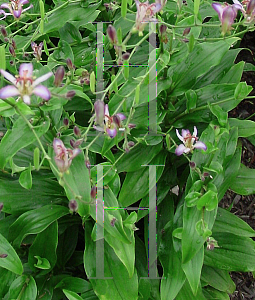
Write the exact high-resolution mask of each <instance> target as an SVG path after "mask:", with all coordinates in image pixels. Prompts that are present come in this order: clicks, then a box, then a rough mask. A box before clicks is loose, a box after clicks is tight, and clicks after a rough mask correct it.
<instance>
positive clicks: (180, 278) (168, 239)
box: [159, 226, 186, 300]
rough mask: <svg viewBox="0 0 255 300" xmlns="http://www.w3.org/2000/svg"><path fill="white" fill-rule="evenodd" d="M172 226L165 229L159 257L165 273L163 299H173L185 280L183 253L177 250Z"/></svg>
mask: <svg viewBox="0 0 255 300" xmlns="http://www.w3.org/2000/svg"><path fill="white" fill-rule="evenodd" d="M172 239H173V238H172V226H170V227H168V228H166V229H165V233H164V235H163V236H162V237H161V242H160V245H159V259H160V262H161V264H162V267H163V270H164V273H163V279H162V280H161V288H160V290H161V298H160V299H161V300H173V299H175V297H176V295H177V294H178V293H179V291H180V289H181V288H182V286H183V284H184V282H185V279H186V278H185V273H184V272H183V270H182V266H181V253H180V252H176V251H175V249H174V246H173V240H172Z"/></svg>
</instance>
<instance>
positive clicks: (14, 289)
mask: <svg viewBox="0 0 255 300" xmlns="http://www.w3.org/2000/svg"><path fill="white" fill-rule="evenodd" d="M36 297H37V286H36V283H35V280H34V278H33V277H32V276H26V275H22V276H19V277H18V278H17V279H16V280H14V281H13V283H12V284H11V287H10V289H9V292H8V298H7V299H19V300H28V299H29V300H35V299H36Z"/></svg>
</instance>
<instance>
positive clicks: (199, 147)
mask: <svg viewBox="0 0 255 300" xmlns="http://www.w3.org/2000/svg"><path fill="white" fill-rule="evenodd" d="M193 147H194V148H196V149H202V150H205V151H206V149H207V147H206V145H205V144H204V143H203V142H200V141H198V142H196V144H195V145H194V146H193Z"/></svg>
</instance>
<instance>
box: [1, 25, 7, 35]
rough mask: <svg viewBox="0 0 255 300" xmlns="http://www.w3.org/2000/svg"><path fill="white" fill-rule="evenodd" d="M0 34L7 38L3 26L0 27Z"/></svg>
mask: <svg viewBox="0 0 255 300" xmlns="http://www.w3.org/2000/svg"><path fill="white" fill-rule="evenodd" d="M1 33H2V35H3V37H7V35H8V34H7V31H6V29H5V27H4V26H1Z"/></svg>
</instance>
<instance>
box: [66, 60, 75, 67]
mask: <svg viewBox="0 0 255 300" xmlns="http://www.w3.org/2000/svg"><path fill="white" fill-rule="evenodd" d="M66 65H67V67H68V69H69V70H72V69H74V65H73V63H72V61H71V59H70V58H68V59H67V60H66Z"/></svg>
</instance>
